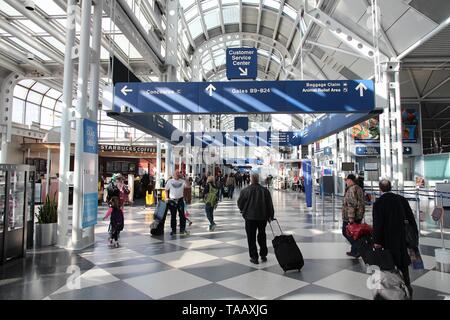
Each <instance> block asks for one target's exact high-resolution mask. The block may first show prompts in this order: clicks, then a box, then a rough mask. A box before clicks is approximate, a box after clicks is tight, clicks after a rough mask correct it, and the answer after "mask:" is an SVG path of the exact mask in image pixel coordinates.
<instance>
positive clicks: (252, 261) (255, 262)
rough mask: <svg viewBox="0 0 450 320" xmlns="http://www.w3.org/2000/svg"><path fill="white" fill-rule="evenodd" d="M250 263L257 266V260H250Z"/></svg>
mask: <svg viewBox="0 0 450 320" xmlns="http://www.w3.org/2000/svg"><path fill="white" fill-rule="evenodd" d="M250 262H251V263H253V264H259V262H258V259H250Z"/></svg>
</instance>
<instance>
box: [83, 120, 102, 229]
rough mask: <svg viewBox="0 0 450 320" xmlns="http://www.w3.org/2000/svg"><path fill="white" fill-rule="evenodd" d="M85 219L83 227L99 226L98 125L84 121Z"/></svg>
mask: <svg viewBox="0 0 450 320" xmlns="http://www.w3.org/2000/svg"><path fill="white" fill-rule="evenodd" d="M83 137H84V139H83V151H84V152H83V219H82V227H83V229H84V228H88V227H92V226H93V225H95V224H97V212H98V189H97V188H98V186H97V181H98V177H97V173H96V158H97V157H98V132H97V123H96V122H93V121H90V120H88V119H84V120H83Z"/></svg>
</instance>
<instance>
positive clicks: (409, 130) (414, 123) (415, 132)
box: [402, 107, 420, 143]
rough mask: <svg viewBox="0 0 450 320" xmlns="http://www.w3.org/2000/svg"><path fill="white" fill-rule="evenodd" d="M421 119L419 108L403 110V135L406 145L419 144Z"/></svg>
mask: <svg viewBox="0 0 450 320" xmlns="http://www.w3.org/2000/svg"><path fill="white" fill-rule="evenodd" d="M419 117H420V115H419V110H418V108H414V107H406V108H402V135H403V142H404V143H416V142H417V139H418V137H419Z"/></svg>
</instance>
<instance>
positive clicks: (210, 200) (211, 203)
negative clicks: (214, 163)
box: [203, 176, 219, 231]
mask: <svg viewBox="0 0 450 320" xmlns="http://www.w3.org/2000/svg"><path fill="white" fill-rule="evenodd" d="M203 199H204V201H205V211H206V217H207V218H208V220H209V231H214V229H215V228H216V226H217V225H216V223H215V222H214V209H215V208H216V207H217V203H218V202H219V189H218V188H217V186H216V185H215V183H214V177H213V176H209V177H208V179H207V181H206V186H205V189H204V190H203Z"/></svg>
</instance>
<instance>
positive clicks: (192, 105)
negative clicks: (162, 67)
mask: <svg viewBox="0 0 450 320" xmlns="http://www.w3.org/2000/svg"><path fill="white" fill-rule="evenodd" d="M374 108H375V92H374V84H373V81H371V80H314V81H239V82H146V83H144V82H143V83H117V84H116V85H115V86H114V112H116V113H119V112H123V114H130V113H160V114H174V113H183V114H196V113H200V114H224V113H225V114H231V113H330V112H336V113H368V112H370V111H373V110H374Z"/></svg>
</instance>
